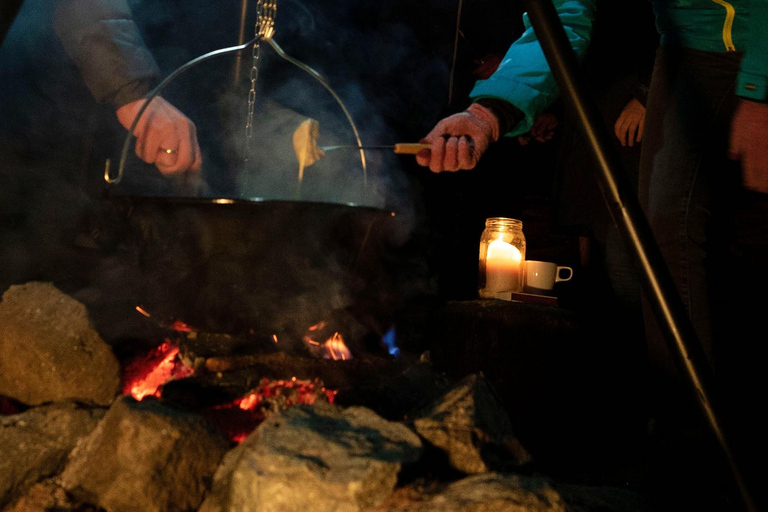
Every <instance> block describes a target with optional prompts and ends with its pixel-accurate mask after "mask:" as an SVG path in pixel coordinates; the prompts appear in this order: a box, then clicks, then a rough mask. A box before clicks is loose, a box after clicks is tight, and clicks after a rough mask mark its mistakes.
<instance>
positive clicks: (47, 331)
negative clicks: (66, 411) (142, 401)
mask: <svg viewBox="0 0 768 512" xmlns="http://www.w3.org/2000/svg"><path fill="white" fill-rule="evenodd" d="M119 389H120V365H119V363H118V361H117V359H116V358H115V356H114V354H113V353H112V349H111V348H110V347H109V345H107V344H106V343H105V342H104V341H103V340H102V339H101V337H100V336H99V334H98V333H97V332H96V331H95V330H94V329H93V327H92V326H91V322H90V320H89V317H88V312H87V310H86V308H85V306H84V305H83V304H81V303H80V302H78V301H76V300H74V299H72V298H71V297H69V296H68V295H66V294H64V293H62V292H61V291H59V290H58V289H57V288H56V287H55V286H53V285H52V284H49V283H37V282H32V283H27V284H24V285H18V286H11V287H10V288H9V289H8V290H7V291H6V292H5V293H4V294H3V300H2V302H0V395H5V396H8V397H11V398H14V399H16V400H18V401H19V402H22V403H25V404H28V405H40V404H44V403H47V402H55V401H62V400H68V399H73V400H78V401H82V402H87V403H91V404H96V405H109V404H110V403H111V402H112V400H114V398H115V395H116V394H117V392H118V390H119Z"/></svg>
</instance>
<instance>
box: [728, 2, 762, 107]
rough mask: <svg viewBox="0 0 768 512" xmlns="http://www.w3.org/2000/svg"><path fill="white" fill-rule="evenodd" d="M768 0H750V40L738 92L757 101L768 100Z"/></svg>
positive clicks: (742, 63) (742, 62) (742, 66)
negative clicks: (767, 33) (767, 31)
mask: <svg viewBox="0 0 768 512" xmlns="http://www.w3.org/2000/svg"><path fill="white" fill-rule="evenodd" d="M766 27H768V0H750V3H749V42H748V43H747V44H748V46H747V52H746V54H745V55H744V60H742V61H741V73H739V80H738V86H737V89H736V94H738V95H739V96H741V97H742V98H745V99H750V100H755V101H763V102H764V101H766V100H768V35H766V32H765V30H766Z"/></svg>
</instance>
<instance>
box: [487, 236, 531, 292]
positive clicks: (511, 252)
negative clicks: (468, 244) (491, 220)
mask: <svg viewBox="0 0 768 512" xmlns="http://www.w3.org/2000/svg"><path fill="white" fill-rule="evenodd" d="M522 262H523V255H522V254H521V253H520V250H519V249H518V248H517V247H515V246H514V245H512V244H508V243H507V242H505V241H503V240H499V239H496V240H492V241H491V243H490V244H488V253H487V256H486V258H485V290H486V291H488V292H505V291H506V292H508V291H520V290H521V289H522V284H523V280H522V276H523V273H522Z"/></svg>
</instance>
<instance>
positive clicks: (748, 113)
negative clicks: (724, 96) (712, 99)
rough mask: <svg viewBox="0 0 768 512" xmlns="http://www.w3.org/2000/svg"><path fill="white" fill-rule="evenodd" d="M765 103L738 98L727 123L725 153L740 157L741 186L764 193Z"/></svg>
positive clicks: (767, 158)
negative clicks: (728, 138) (728, 126)
mask: <svg viewBox="0 0 768 512" xmlns="http://www.w3.org/2000/svg"><path fill="white" fill-rule="evenodd" d="M766 133H768V105H764V104H762V103H756V102H754V101H748V100H741V101H740V102H739V106H738V108H737V109H736V114H735V115H734V116H733V121H732V122H731V140H730V147H729V156H730V158H732V159H733V160H741V175H742V182H743V184H744V187H745V188H747V189H749V190H753V191H755V192H762V193H763V194H768V139H766Z"/></svg>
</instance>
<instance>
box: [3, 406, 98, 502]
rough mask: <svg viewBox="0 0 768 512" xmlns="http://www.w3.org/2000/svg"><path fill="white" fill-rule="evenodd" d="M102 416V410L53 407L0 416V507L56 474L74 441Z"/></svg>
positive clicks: (62, 465)
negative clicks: (0, 455) (0, 448)
mask: <svg viewBox="0 0 768 512" xmlns="http://www.w3.org/2000/svg"><path fill="white" fill-rule="evenodd" d="M103 415H104V410H103V409H91V408H84V407H81V406H78V405H77V404H75V403H56V404H51V405H46V406H42V407H36V408H34V409H29V410H27V411H25V412H23V413H20V414H15V415H12V416H0V446H2V447H3V448H2V453H3V456H2V457H0V507H2V506H3V505H5V504H7V503H9V502H11V501H12V500H14V499H16V498H18V497H19V496H20V495H21V494H22V493H24V492H26V491H27V489H29V488H30V487H31V486H32V485H33V484H35V483H37V482H39V481H41V480H43V479H45V478H47V477H50V476H53V475H56V474H58V473H59V472H60V471H61V470H62V469H63V468H64V464H65V462H66V459H67V455H69V453H70V452H71V451H72V449H73V448H74V447H75V444H76V443H77V441H78V440H79V439H80V438H81V437H84V436H86V435H87V434H88V433H89V432H91V431H92V430H93V429H94V428H96V425H97V423H98V421H99V420H100V419H101V417H102V416H103Z"/></svg>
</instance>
